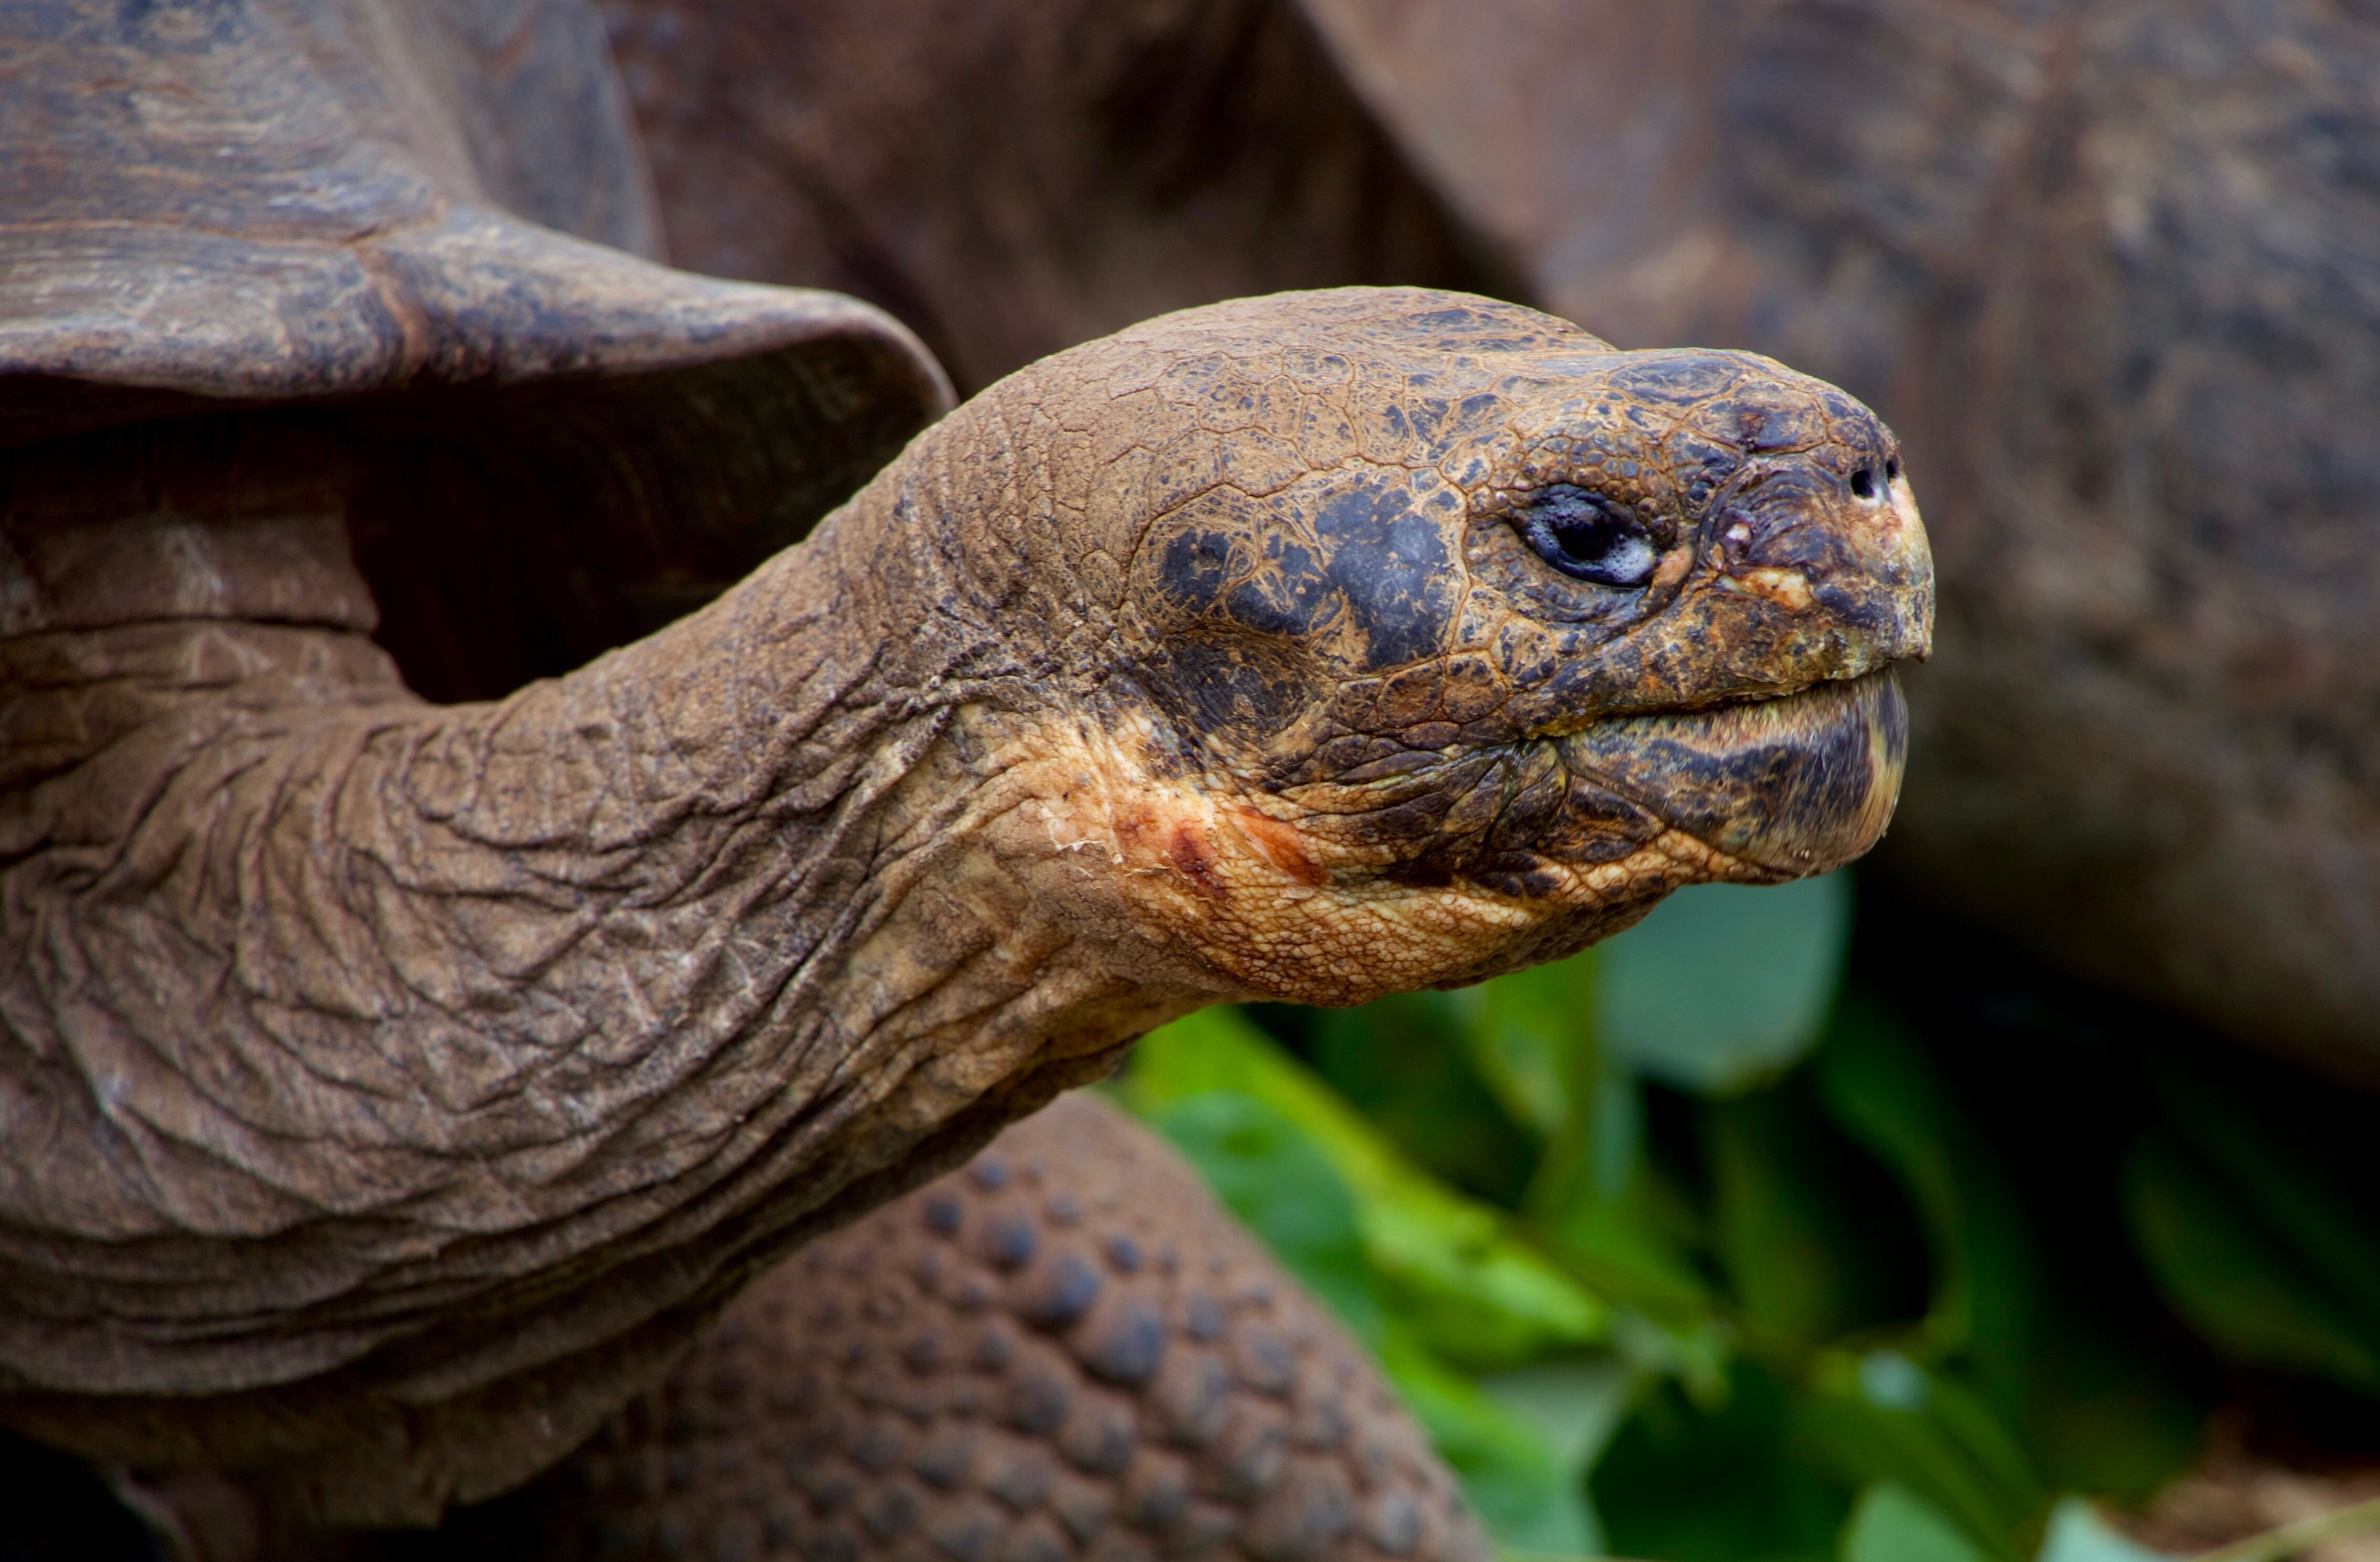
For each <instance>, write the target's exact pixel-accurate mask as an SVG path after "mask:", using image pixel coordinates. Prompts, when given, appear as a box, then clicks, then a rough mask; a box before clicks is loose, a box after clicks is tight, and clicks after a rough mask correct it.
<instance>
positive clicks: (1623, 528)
mask: <svg viewBox="0 0 2380 1562" xmlns="http://www.w3.org/2000/svg"><path fill="white" fill-rule="evenodd" d="M1520 519H1521V534H1522V536H1523V537H1524V538H1525V539H1527V541H1528V543H1529V546H1530V547H1532V548H1534V549H1536V551H1537V556H1538V557H1539V558H1541V559H1543V560H1545V561H1546V563H1549V564H1551V565H1553V566H1554V568H1556V569H1558V570H1560V571H1561V572H1562V573H1563V574H1564V575H1575V576H1576V577H1578V578H1579V579H1581V580H1592V581H1594V582H1596V583H1597V584H1598V585H1602V586H1642V585H1644V584H1645V581H1646V580H1648V579H1650V578H1651V577H1652V574H1653V566H1654V564H1655V563H1658V558H1657V556H1656V552H1655V550H1654V547H1653V542H1652V539H1650V538H1648V537H1646V536H1645V532H1644V529H1643V528H1642V527H1638V526H1637V525H1636V524H1635V523H1634V522H1633V521H1630V520H1627V519H1625V518H1623V517H1621V516H1619V515H1613V514H1612V513H1611V512H1610V510H1609V508H1608V507H1606V505H1605V503H1604V502H1603V501H1602V500H1600V499H1598V498H1597V497H1596V496H1595V495H1594V494H1591V493H1589V492H1587V491H1586V490H1585V489H1579V488H1573V487H1571V486H1570V485H1568V484H1567V483H1562V484H1557V485H1556V486H1554V487H1552V488H1549V489H1548V490H1545V491H1544V492H1543V493H1541V494H1539V495H1538V496H1537V497H1536V499H1534V500H1532V501H1531V502H1530V503H1529V504H1528V505H1527V506H1526V507H1525V508H1524V510H1523V511H1522V512H1521V516H1520Z"/></svg>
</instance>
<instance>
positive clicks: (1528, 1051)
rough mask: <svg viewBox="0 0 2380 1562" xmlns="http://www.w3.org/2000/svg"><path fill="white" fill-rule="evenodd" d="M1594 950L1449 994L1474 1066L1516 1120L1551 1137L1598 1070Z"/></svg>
mask: <svg viewBox="0 0 2380 1562" xmlns="http://www.w3.org/2000/svg"><path fill="white" fill-rule="evenodd" d="M1596 969H1597V956H1596V953H1595V951H1588V952H1586V953H1585V954H1579V955H1573V956H1572V957H1571V958H1570V959H1568V960H1560V961H1555V962H1554V963H1551V964H1548V965H1536V966H1532V967H1530V968H1529V969H1528V970H1525V971H1516V972H1514V973H1512V975H1508V976H1499V977H1497V978H1496V979H1495V980H1494V981H1492V982H1482V983H1480V984H1479V985H1478V986H1477V987H1465V988H1463V990H1462V991H1460V992H1455V993H1449V994H1447V995H1446V997H1447V1001H1448V1004H1449V1007H1450V1009H1451V1011H1452V1013H1453V1014H1454V1016H1455V1017H1456V1019H1457V1020H1458V1021H1460V1023H1461V1025H1462V1035H1463V1045H1464V1047H1466V1048H1467V1049H1468V1050H1469V1053H1470V1056H1471V1065H1472V1068H1473V1069H1474V1070H1475V1071H1476V1072H1477V1073H1478V1075H1479V1078H1480V1080H1481V1081H1482V1082H1483V1083H1484V1084H1486V1085H1487V1086H1488V1089H1490V1090H1492V1091H1493V1092H1494V1093H1495V1095H1496V1099H1497V1100H1498V1101H1500V1102H1501V1103H1502V1105H1503V1108H1504V1110H1505V1111H1506V1112H1507V1113H1508V1114H1510V1115H1511V1117H1512V1120H1513V1121H1515V1122H1518V1123H1521V1124H1523V1125H1524V1126H1525V1127H1527V1128H1528V1129H1529V1130H1531V1131H1532V1132H1535V1133H1536V1135H1537V1137H1538V1138H1540V1139H1550V1138H1552V1137H1553V1136H1554V1135H1555V1134H1556V1133H1558V1132H1560V1131H1561V1129H1562V1127H1563V1125H1564V1124H1566V1123H1568V1122H1569V1121H1570V1120H1572V1119H1573V1117H1574V1116H1576V1115H1577V1114H1578V1113H1579V1112H1580V1111H1581V1110H1583V1109H1584V1100H1583V1097H1582V1096H1580V1095H1579V1092H1578V1083H1579V1082H1581V1081H1584V1082H1585V1083H1586V1084H1587V1085H1588V1087H1589V1088H1590V1089H1591V1088H1592V1086H1593V1083H1594V1081H1595V1079H1596V1077H1597V1075H1598V1074H1599V1073H1600V1072H1601V1071H1600V1068H1599V1066H1598V1063H1597V1043H1596V1036H1595V1023H1594V1016H1595V975H1596Z"/></svg>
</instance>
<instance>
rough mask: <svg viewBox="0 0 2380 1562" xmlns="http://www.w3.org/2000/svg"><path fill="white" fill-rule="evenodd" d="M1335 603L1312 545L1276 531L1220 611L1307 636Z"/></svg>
mask: <svg viewBox="0 0 2380 1562" xmlns="http://www.w3.org/2000/svg"><path fill="white" fill-rule="evenodd" d="M1177 541H1178V539H1177ZM1167 552H1168V555H1169V558H1170V556H1171V553H1172V549H1171V548H1169V549H1168V550H1167ZM1339 604H1340V599H1339V594H1338V592H1337V591H1335V590H1333V589H1332V587H1331V584H1330V572H1329V570H1328V569H1326V568H1325V567H1324V565H1323V563H1322V561H1321V560H1320V559H1318V558H1317V557H1316V556H1315V553H1314V550H1312V549H1311V548H1308V547H1307V546H1306V545H1305V543H1303V542H1300V541H1298V540H1296V539H1294V538H1290V537H1284V536H1282V535H1281V534H1280V533H1278V532H1275V533H1273V534H1271V535H1269V536H1268V537H1266V539H1265V562H1264V567H1263V568H1262V569H1261V570H1259V571H1258V572H1257V574H1256V575H1251V576H1250V577H1249V578H1247V579H1246V580H1244V581H1242V582H1241V583H1240V584H1239V585H1237V586H1234V587H1232V589H1231V590H1230V591H1229V592H1228V593H1227V594H1225V596H1224V597H1223V611H1225V612H1226V613H1228V614H1230V615H1231V617H1232V619H1233V622H1234V623H1237V624H1245V625H1246V626H1247V627H1248V628H1250V629H1253V630H1256V631H1257V632H1258V633H1260V634H1266V635H1290V636H1305V635H1310V634H1311V633H1313V631H1314V630H1315V628H1316V627H1317V626H1318V625H1319V624H1322V623H1323V622H1324V621H1326V620H1327V619H1329V617H1330V615H1331V614H1332V613H1333V612H1336V611H1338V609H1339Z"/></svg>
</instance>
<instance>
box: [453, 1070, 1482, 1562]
mask: <svg viewBox="0 0 2380 1562" xmlns="http://www.w3.org/2000/svg"><path fill="white" fill-rule="evenodd" d="M524 1509H527V1510H528V1512H530V1513H534V1514H535V1515H537V1516H538V1520H537V1522H536V1524H535V1525H534V1528H535V1530H536V1531H537V1532H541V1533H542V1534H543V1535H544V1536H545V1537H546V1543H545V1544H551V1545H553V1546H554V1547H557V1548H560V1554H563V1555H587V1556H603V1557H607V1558H619V1559H623V1562H625V1559H628V1558H641V1557H663V1556H698V1557H721V1558H730V1557H734V1558H761V1557H795V1556H798V1557H802V1558H805V1559H807V1562H860V1559H862V1558H867V1559H870V1562H873V1559H876V1558H885V1559H887V1562H890V1559H894V1558H899V1559H902V1562H1067V1559H1068V1558H1075V1557H1081V1558H1086V1559H1089V1558H1097V1559H1099V1562H1135V1559H1139V1558H1156V1557H1160V1556H1164V1557H1172V1556H1205V1557H1217V1558H1228V1557H1238V1556H1245V1557H1250V1558H1261V1559H1264V1562H1323V1559H1325V1558H1329V1559H1331V1562H1359V1559H1363V1562H1371V1559H1387V1558H1391V1557H1393V1558H1403V1559H1407V1562H1457V1559H1463V1562H1469V1559H1475V1558H1484V1557H1485V1556H1487V1544H1486V1541H1485V1539H1484V1536H1483V1534H1482V1532H1481V1531H1480V1530H1479V1528H1478V1525H1477V1523H1476V1521H1475V1520H1474V1519H1473V1518H1472V1517H1471V1515H1470V1514H1469V1512H1468V1510H1467V1509H1466V1508H1464V1506H1463V1502H1462V1499H1461V1497H1460V1496H1459V1495H1457V1493H1456V1490H1455V1487H1454V1483H1453V1480H1452V1477H1451V1475H1450V1474H1449V1472H1448V1471H1447V1470H1446V1468H1445V1466H1444V1465H1442V1464H1441V1463H1440V1462H1439V1460H1438V1459H1437V1457H1436V1455H1435V1454H1434V1453H1432V1452H1431V1450H1430V1448H1429V1446H1428V1444H1427V1440H1426V1439H1425V1438H1424V1436H1423V1435H1422V1432H1421V1429H1420V1428H1419V1426H1417V1425H1416V1424H1415V1422H1414V1421H1413V1419H1412V1418H1411V1416H1409V1415H1408V1414H1407V1413H1406V1412H1405V1411H1403V1409H1402V1408H1401V1407H1400V1406H1399V1405H1398V1404H1397V1402H1396V1400H1395V1399H1394V1398H1393V1397H1392V1395H1391V1393H1390V1389H1389V1387H1388V1385H1387V1384H1386V1382H1385V1381H1384V1380H1383V1379H1382V1378H1381V1376H1380V1374H1379V1372H1378V1368H1377V1367H1375V1366H1374V1365H1373V1364H1372V1362H1370V1361H1369V1359H1368V1358H1366V1356H1365V1355H1364V1354H1363V1352H1362V1350H1360V1349H1359V1348H1358V1347H1357V1346H1356V1345H1355V1343H1354V1341H1353V1340H1352V1339H1350V1338H1348V1337H1347V1335H1346V1333H1345V1332H1344V1331H1343V1330H1342V1329H1341V1328H1340V1326H1338V1325H1337V1324H1336V1323H1335V1322H1334V1321H1332V1320H1331V1319H1330V1317H1329V1316H1328V1315H1326V1314H1324V1312H1323V1310H1322V1309H1321V1307H1320V1306H1319V1305H1318V1303H1317V1302H1315V1301H1314V1300H1313V1298H1311V1297H1310V1296H1308V1295H1307V1294H1306V1293H1305V1291H1304V1290H1301V1289H1300V1288H1299V1287H1298V1286H1297V1285H1296V1283H1295V1282H1294V1281H1293V1280H1291V1279H1290V1278H1289V1277H1287V1276H1286V1275H1284V1274H1283V1273H1282V1271H1281V1268H1280V1267H1279V1265H1277V1264H1276V1263H1275V1262H1274V1261H1273V1259H1272V1258H1271V1257H1270V1256H1269V1254H1267V1253H1265V1252H1264V1251H1263V1250H1262V1249H1261V1248H1259V1247H1258V1246H1257V1243H1256V1242H1255V1241H1254V1240H1253V1239H1252V1238H1250V1237H1249V1236H1248V1235H1247V1234H1246V1233H1245V1231H1244V1230H1242V1229H1240V1228H1239V1227H1237V1226H1236V1225H1234V1224H1233V1221H1232V1220H1231V1218H1230V1217H1228V1216H1226V1215H1225V1214H1224V1213H1223V1212H1222V1210H1221V1209H1220V1208H1219V1207H1218V1206H1217V1205H1216V1204H1215V1202H1214V1199H1213V1196H1212V1195H1211V1194H1210V1193H1208V1191H1207V1189H1206V1188H1205V1186H1204V1185H1203V1184H1202V1183H1200V1181H1198V1179H1197V1177H1196V1174H1195V1173H1193V1172H1192V1171H1191V1170H1190V1168H1188V1167H1187V1166H1185V1165H1184V1163H1183V1162H1182V1161H1181V1160H1180V1159H1179V1158H1178V1157H1177V1156H1175V1155H1174V1154H1173V1153H1172V1151H1171V1150H1170V1149H1168V1148H1167V1147H1166V1146H1165V1145H1164V1144H1161V1143H1160V1141H1158V1140H1157V1139H1156V1138H1155V1137H1154V1136H1153V1135H1152V1134H1150V1133H1149V1132H1148V1131H1147V1130H1146V1129H1143V1128H1141V1127H1140V1126H1139V1125H1138V1124H1136V1123H1135V1122H1134V1121H1133V1120H1131V1119H1129V1118H1127V1117H1126V1116H1124V1114H1123V1113H1122V1112H1121V1111H1119V1110H1118V1109H1117V1108H1114V1107H1112V1106H1111V1105H1109V1104H1108V1103H1107V1102H1106V1101H1104V1100H1101V1099H1099V1097H1097V1096H1083V1095H1076V1096H1064V1097H1062V1098H1061V1099H1060V1100H1059V1101H1057V1102H1056V1103H1055V1104H1054V1105H1052V1106H1051V1107H1050V1108H1048V1109H1047V1110H1045V1111H1043V1112H1042V1113H1040V1114H1039V1115H1038V1116H1037V1117H1034V1118H1031V1119H1028V1120H1026V1121H1025V1122H1023V1123H1020V1124H1018V1125H1016V1126H1015V1127H1013V1128H1011V1129H1009V1130H1008V1131H1007V1132H1005V1133H1004V1134H1002V1137H1001V1138H1000V1139H999V1140H998V1141H996V1142H995V1143H994V1144H993V1145H992V1146H991V1147H990V1149H989V1150H987V1151H985V1152H984V1153H983V1154H982V1155H980V1156H977V1158H976V1159H975V1160H974V1162H972V1163H971V1164H970V1165H969V1166H968V1167H967V1168H965V1169H963V1170H961V1171H958V1172H955V1173H953V1174H952V1175H950V1176H947V1177H944V1178H942V1179H941V1181H936V1182H933V1183H930V1184H929V1185H927V1186H926V1187H924V1188H922V1189H919V1190H918V1191H917V1192H915V1193H911V1194H909V1195H908V1196H906V1197H905V1198H903V1199H900V1200H898V1201H896V1202H894V1203H892V1204H890V1205H884V1206H882V1207H881V1208H880V1209H878V1210H876V1211H875V1212H873V1213H872V1214H870V1215H868V1216H867V1217H864V1218H863V1219H861V1220H860V1221H858V1222H857V1223H856V1224H855V1225H852V1226H849V1227H846V1228H845V1229H843V1230H841V1231H839V1232H836V1233H834V1234H832V1235H831V1236H828V1237H824V1238H821V1239H820V1240H818V1241H814V1242H812V1243H811V1244H810V1245H809V1246H807V1247H806V1248H805V1249H803V1250H802V1252H801V1253H798V1254H797V1255H795V1257H794V1258H793V1259H791V1260H790V1261H788V1262H787V1263H785V1264H783V1265H781V1266H779V1267H778V1268H777V1269H776V1270H774V1271H773V1272H771V1274H770V1275H769V1276H768V1277H765V1278H764V1279H762V1280H761V1281H759V1283H758V1284H756V1285H755V1286H754V1287H753V1288H752V1289H751V1290H749V1291H747V1292H746V1293H745V1295H744V1296H743V1297H742V1298H741V1299H740V1300H738V1301H737V1302H735V1305H734V1306H732V1307H731V1308H730V1309H729V1310H728V1312H727V1314H726V1315H725V1317H724V1318H723V1319H722V1322H721V1323H720V1325H719V1326H717V1327H716V1328H714V1329H713V1330H711V1331H710V1334H708V1335H707V1336H706V1337H704V1338H703V1339H702V1341H701V1342H700V1343H699V1344H698V1345H697V1346H696V1347H695V1349H694V1350H693V1351H692V1352H691V1353H690V1354H689V1355H688V1356H687V1357H686V1360H685V1361H684V1362H682V1363H681V1364H680V1365H679V1366H678V1367H677V1368H676V1370H675V1371H674V1372H673V1373H672V1374H670V1376H669V1378H668V1380H667V1382H666V1383H665V1384H664V1385H663V1386H662V1387H661V1388H660V1389H658V1390H657V1391H655V1392H653V1393H650V1394H648V1395H646V1396H644V1397H643V1398H641V1399H637V1400H636V1401H634V1402H633V1403H632V1404H631V1405H630V1406H629V1407H628V1409H627V1410H626V1411H624V1412H622V1413H621V1414H620V1415H619V1416H618V1417H616V1418H614V1419H613V1421H612V1422H611V1423H610V1424H609V1425H608V1426H606V1427H605V1429H604V1430H603V1431H602V1432H601V1433H600V1434H599V1435H597V1436H596V1438H595V1439H594V1441H593V1442H592V1443H590V1444H589V1446H588V1447H586V1448H585V1449H584V1450H583V1451H581V1452H580V1453H579V1454H578V1455H577V1456H576V1457H574V1458H573V1459H571V1460H570V1461H568V1462H567V1463H565V1465H563V1466H562V1467H561V1468H559V1469H558V1470H556V1471H554V1472H553V1473H552V1474H550V1475H548V1476H547V1477H545V1478H544V1479H543V1480H542V1481H540V1483H538V1484H537V1485H536V1486H534V1487H532V1488H530V1489H529V1490H528V1492H525V1493H523V1494H521V1495H518V1496H516V1497H514V1498H510V1499H507V1500H506V1501H505V1502H504V1503H501V1504H498V1505H494V1506H493V1507H492V1508H489V1509H483V1510H480V1511H479V1512H478V1513H476V1514H472V1515H467V1516H463V1517H461V1518H459V1519H458V1520H457V1521H456V1524H457V1526H459V1527H460V1528H461V1529H462V1530H463V1532H465V1533H466V1534H468V1533H469V1532H470V1531H471V1530H472V1529H474V1528H477V1529H479V1530H480V1531H482V1532H489V1533H493V1532H495V1530H497V1529H498V1528H501V1527H504V1526H505V1525H506V1524H507V1522H510V1523H517V1522H518V1521H519V1520H520V1519H521V1518H522V1517H523V1516H524V1514H523V1510H524ZM461 1538H462V1537H461V1536H460V1535H456V1534H454V1533H452V1532H450V1533H449V1534H447V1535H445V1536H442V1537H441V1541H442V1543H458V1542H459V1541H460V1540H461Z"/></svg>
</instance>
